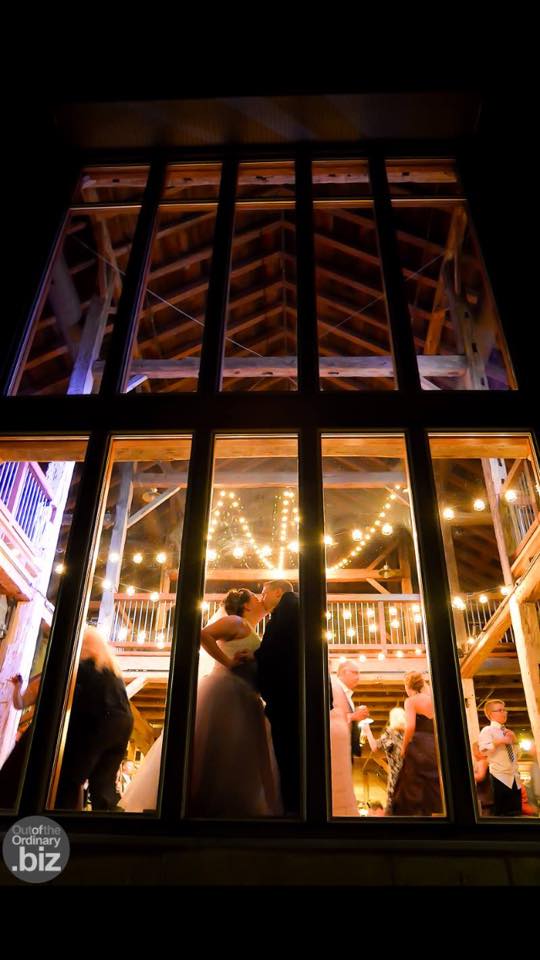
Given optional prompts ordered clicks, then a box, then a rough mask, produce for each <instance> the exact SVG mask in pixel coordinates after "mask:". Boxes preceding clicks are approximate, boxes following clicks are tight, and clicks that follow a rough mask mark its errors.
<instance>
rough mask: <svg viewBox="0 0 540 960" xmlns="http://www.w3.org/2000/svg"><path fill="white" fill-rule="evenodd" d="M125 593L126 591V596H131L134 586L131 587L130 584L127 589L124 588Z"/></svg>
mask: <svg viewBox="0 0 540 960" xmlns="http://www.w3.org/2000/svg"><path fill="white" fill-rule="evenodd" d="M126 593H127V595H128V597H132V596H133V594H134V593H135V587H131V586H130V587H128V588H127V590H126Z"/></svg>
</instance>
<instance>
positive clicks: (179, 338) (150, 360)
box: [127, 184, 216, 393]
mask: <svg viewBox="0 0 540 960" xmlns="http://www.w3.org/2000/svg"><path fill="white" fill-rule="evenodd" d="M203 187H204V184H203ZM193 189H194V190H195V188H193ZM190 192H191V191H190ZM215 225H216V208H215V207H214V208H213V209H210V210H202V211H196V210H190V211H185V210H182V209H181V210H174V209H170V208H168V207H162V208H161V210H160V213H159V217H158V224H157V229H156V234H155V238H154V243H153V246H152V255H151V262H150V272H149V274H148V278H147V286H146V294H145V297H144V299H143V303H142V309H141V312H140V314H139V326H138V330H137V340H136V343H135V347H134V352H133V358H132V361H131V367H130V376H129V380H128V387H127V389H128V391H129V390H135V391H136V392H137V393H169V392H186V391H193V390H196V389H197V380H198V376H199V364H200V356H201V346H202V339H203V331H204V322H205V316H206V302H207V297H208V282H209V277H210V267H211V264H212V253H213V242H214V230H215Z"/></svg>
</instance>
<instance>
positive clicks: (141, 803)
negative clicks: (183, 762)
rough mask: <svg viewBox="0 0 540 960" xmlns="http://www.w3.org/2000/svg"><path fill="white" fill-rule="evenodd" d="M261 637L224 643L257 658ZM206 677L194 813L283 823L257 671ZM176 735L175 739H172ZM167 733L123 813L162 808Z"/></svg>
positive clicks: (222, 670)
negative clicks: (265, 818) (270, 818)
mask: <svg viewBox="0 0 540 960" xmlns="http://www.w3.org/2000/svg"><path fill="white" fill-rule="evenodd" d="M260 642H261V641H260V639H259V637H258V636H257V634H256V633H255V631H254V630H251V628H250V633H249V635H248V636H247V637H243V638H241V639H238V640H229V641H222V640H218V641H217V644H218V646H219V647H220V648H221V649H222V650H223V651H226V653H227V655H228V656H234V654H235V653H236V652H237V651H240V650H250V651H251V652H254V651H255V650H256V649H257V647H258V646H259V645H260ZM213 664H214V665H213V669H212V670H211V672H210V673H209V674H207V675H203V676H201V675H200V676H199V681H198V690H197V712H196V718H195V735H194V743H193V765H192V771H191V780H190V800H189V809H188V812H189V814H190V815H191V816H200V817H213V818H218V817H228V818H238V819H240V818H246V817H263V816H279V815H280V814H281V813H282V805H281V798H280V791H279V774H278V768H277V763H276V758H275V754H274V749H273V746H272V739H271V734H270V724H269V723H268V720H267V718H266V716H265V713H264V705H263V701H262V700H261V698H260V696H259V694H258V693H257V691H256V689H255V685H254V679H253V678H254V672H255V664H254V663H253V662H250V663H248V664H246V665H245V666H241V667H239V668H238V669H236V670H234V671H231V670H229V669H227V667H224V666H222V665H221V664H219V663H217V662H216V661H214V662H213ZM171 735H172V734H171V732H169V736H171ZM162 743H163V734H160V736H159V737H158V738H157V740H156V741H155V743H154V744H153V745H152V747H151V748H150V750H149V752H148V753H147V755H146V757H145V758H144V761H143V763H142V764H141V766H140V767H139V770H138V771H137V773H136V775H135V777H134V778H133V780H132V782H131V784H130V785H129V787H128V789H127V790H126V792H125V793H124V795H123V797H122V800H121V801H120V803H119V806H120V807H121V808H122V809H123V810H126V811H127V812H133V813H135V812H137V813H140V812H142V811H152V810H155V809H156V807H157V794H158V786H159V775H160V768H161V749H162Z"/></svg>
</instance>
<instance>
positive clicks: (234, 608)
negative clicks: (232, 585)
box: [223, 587, 251, 617]
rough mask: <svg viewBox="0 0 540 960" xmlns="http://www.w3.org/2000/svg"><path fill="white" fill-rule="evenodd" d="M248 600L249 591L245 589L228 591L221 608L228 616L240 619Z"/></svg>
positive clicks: (249, 597)
mask: <svg viewBox="0 0 540 960" xmlns="http://www.w3.org/2000/svg"><path fill="white" fill-rule="evenodd" d="M250 600H251V591H250V590H246V588H245V587H243V588H242V589H241V590H229V592H228V594H227V596H226V597H225V600H224V601H223V606H224V607H225V610H226V612H227V613H228V614H229V616H236V617H242V616H243V615H244V608H245V606H246V604H247V603H249V601H250Z"/></svg>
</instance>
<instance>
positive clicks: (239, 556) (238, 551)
mask: <svg viewBox="0 0 540 960" xmlns="http://www.w3.org/2000/svg"><path fill="white" fill-rule="evenodd" d="M232 553H233V557H234V558H235V560H241V559H242V557H243V556H244V550H243V548H242V547H235V548H234V550H233V552H232Z"/></svg>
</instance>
